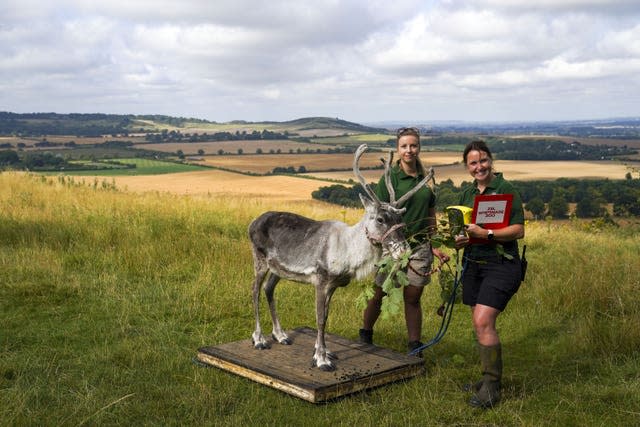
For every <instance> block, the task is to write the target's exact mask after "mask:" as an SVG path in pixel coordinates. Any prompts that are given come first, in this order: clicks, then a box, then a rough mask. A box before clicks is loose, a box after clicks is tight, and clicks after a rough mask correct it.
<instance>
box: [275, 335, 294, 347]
mask: <svg viewBox="0 0 640 427" xmlns="http://www.w3.org/2000/svg"><path fill="white" fill-rule="evenodd" d="M271 337H272V338H273V339H274V340H276V341H278V342H279V343H280V344H282V345H291V344H293V341H292V340H291V338H289V337H284V338H283V339H282V340H279V339H278V338H276V336H275V335H273V334H271Z"/></svg>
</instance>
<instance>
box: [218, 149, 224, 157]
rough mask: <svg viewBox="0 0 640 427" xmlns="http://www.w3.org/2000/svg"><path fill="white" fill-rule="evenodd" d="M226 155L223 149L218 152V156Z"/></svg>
mask: <svg viewBox="0 0 640 427" xmlns="http://www.w3.org/2000/svg"><path fill="white" fill-rule="evenodd" d="M223 154H224V150H223V149H222V148H221V149H219V150H218V156H222V155H223Z"/></svg>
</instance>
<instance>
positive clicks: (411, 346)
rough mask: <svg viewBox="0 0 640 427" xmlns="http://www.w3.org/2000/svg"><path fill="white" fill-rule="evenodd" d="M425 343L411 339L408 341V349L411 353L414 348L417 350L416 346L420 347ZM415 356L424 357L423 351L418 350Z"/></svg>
mask: <svg viewBox="0 0 640 427" xmlns="http://www.w3.org/2000/svg"><path fill="white" fill-rule="evenodd" d="M423 345H424V344H422V343H421V342H420V341H409V342H408V343H407V349H408V350H409V353H411V352H412V351H413V350H415V349H416V348H420V347H422V346H423ZM415 356H418V357H422V352H421V351H420V352H418V353H417V354H415Z"/></svg>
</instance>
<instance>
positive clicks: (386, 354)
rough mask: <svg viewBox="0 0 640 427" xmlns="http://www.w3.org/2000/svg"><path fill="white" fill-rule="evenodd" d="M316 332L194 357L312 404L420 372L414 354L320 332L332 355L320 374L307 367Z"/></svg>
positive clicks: (223, 348) (222, 348)
mask: <svg viewBox="0 0 640 427" xmlns="http://www.w3.org/2000/svg"><path fill="white" fill-rule="evenodd" d="M316 333H317V332H316V330H315V329H312V328H309V327H301V328H296V329H294V330H290V331H287V335H289V338H291V339H292V340H293V344H292V345H281V344H278V343H277V342H274V343H272V345H271V348H270V349H268V350H257V349H254V348H253V344H252V342H251V339H247V340H243V341H236V342H232V343H227V344H221V345H217V346H213V347H203V348H200V349H199V350H198V355H197V358H198V360H199V361H200V362H202V363H205V364H207V365H211V366H215V367H217V368H220V369H223V370H225V371H229V372H232V373H234V374H237V375H240V376H243V377H245V378H248V379H251V380H253V381H256V382H258V383H261V384H264V385H267V386H269V387H273V388H275V389H278V390H281V391H284V392H285V393H289V394H291V395H294V396H296V397H299V398H301V399H304V400H307V401H309V402H313V403H319V402H323V401H327V400H330V399H335V398H338V397H342V396H345V395H347V394H350V393H354V392H357V391H361V390H366V389H369V388H373V387H378V386H381V385H384V384H388V383H391V382H394V381H398V380H403V379H408V378H411V377H414V376H416V375H419V374H420V373H422V372H423V370H424V361H423V360H422V359H420V358H418V357H415V356H408V355H406V354H404V353H399V352H396V351H393V350H389V349H385V348H382V347H376V346H374V345H369V344H362V343H359V342H355V341H351V340H348V339H346V338H343V337H340V336H337V335H332V334H326V335H325V341H326V343H327V348H328V349H329V350H330V351H331V352H333V353H334V354H335V355H336V356H337V357H338V359H337V360H336V361H335V363H336V370H335V371H333V372H324V371H322V370H320V369H318V368H316V367H312V366H311V359H312V357H313V351H314V350H313V348H314V344H315V340H316Z"/></svg>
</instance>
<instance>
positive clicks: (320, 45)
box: [0, 0, 640, 121]
mask: <svg viewBox="0 0 640 427" xmlns="http://www.w3.org/2000/svg"><path fill="white" fill-rule="evenodd" d="M0 14H1V15H2V16H3V23H2V24H0V55H1V56H2V58H3V61H0V109H1V110H9V111H18V112H20V111H61V112H64V111H67V112H68V111H77V112H84V111H87V112H95V111H97V110H96V109H97V108H98V109H100V110H101V111H105V112H121V113H141V114H142V113H155V112H157V113H162V114H173V115H190V116H197V117H201V118H206V119H211V120H217V121H224V120H231V119H247V120H262V119H269V120H288V119H292V118H295V117H299V116H303V115H331V116H340V117H343V118H346V119H350V120H356V121H374V120H385V119H403V118H407V119H410V118H411V119H417V118H421V119H425V120H427V119H431V118H432V119H469V120H473V119H476V118H477V119H483V120H487V119H493V120H502V119H505V118H506V117H507V116H508V117H511V118H516V116H517V117H518V118H521V119H525V118H531V119H539V118H543V117H542V116H545V115H547V116H550V115H551V114H553V115H560V116H562V117H560V118H569V117H571V116H572V115H575V114H576V112H579V113H580V114H588V115H590V116H592V117H601V116H607V115H609V113H610V111H611V110H612V108H611V94H615V96H616V98H617V99H618V100H619V105H616V106H615V110H616V111H618V112H619V111H626V112H627V115H637V107H636V105H638V103H639V102H640V99H639V98H640V82H639V78H638V77H636V76H638V75H640V74H639V73H638V71H640V70H639V69H638V68H639V65H638V63H639V61H640V25H639V24H638V22H640V5H638V4H637V2H636V1H624V0H619V1H604V0H581V1H580V0H568V1H563V2H558V1H551V0H542V1H539V2H530V1H524V0H522V1H520V0H504V1H502V0H501V1H498V0H476V1H450V0H440V1H437V0H432V1H426V2H425V1H419V0H404V1H396V2H391V3H390V2H387V1H382V0H375V1H365V0H348V1H338V0H322V1H317V2H313V3H308V2H299V1H295V0H274V1H271V2H261V1H252V0H235V1H231V0H228V1H216V2H211V1H209V0H186V1H181V2H178V1H172V0H140V1H131V0H127V1H122V0H112V1H110V2H94V1H90V0H57V1H55V2H49V1H46V0H41V1H37V0H24V1H18V0H8V1H5V2H3V3H2V4H0ZM567 94H569V95H570V96H567ZM574 100H575V101H574ZM578 100H579V102H580V108H577V107H576V105H575V103H577V102H578ZM479 104H481V105H490V106H491V108H487V109H482V108H479V107H478V105H479ZM550 106H553V108H551V107H550ZM618 115H619V113H618ZM547 118H552V117H547Z"/></svg>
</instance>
